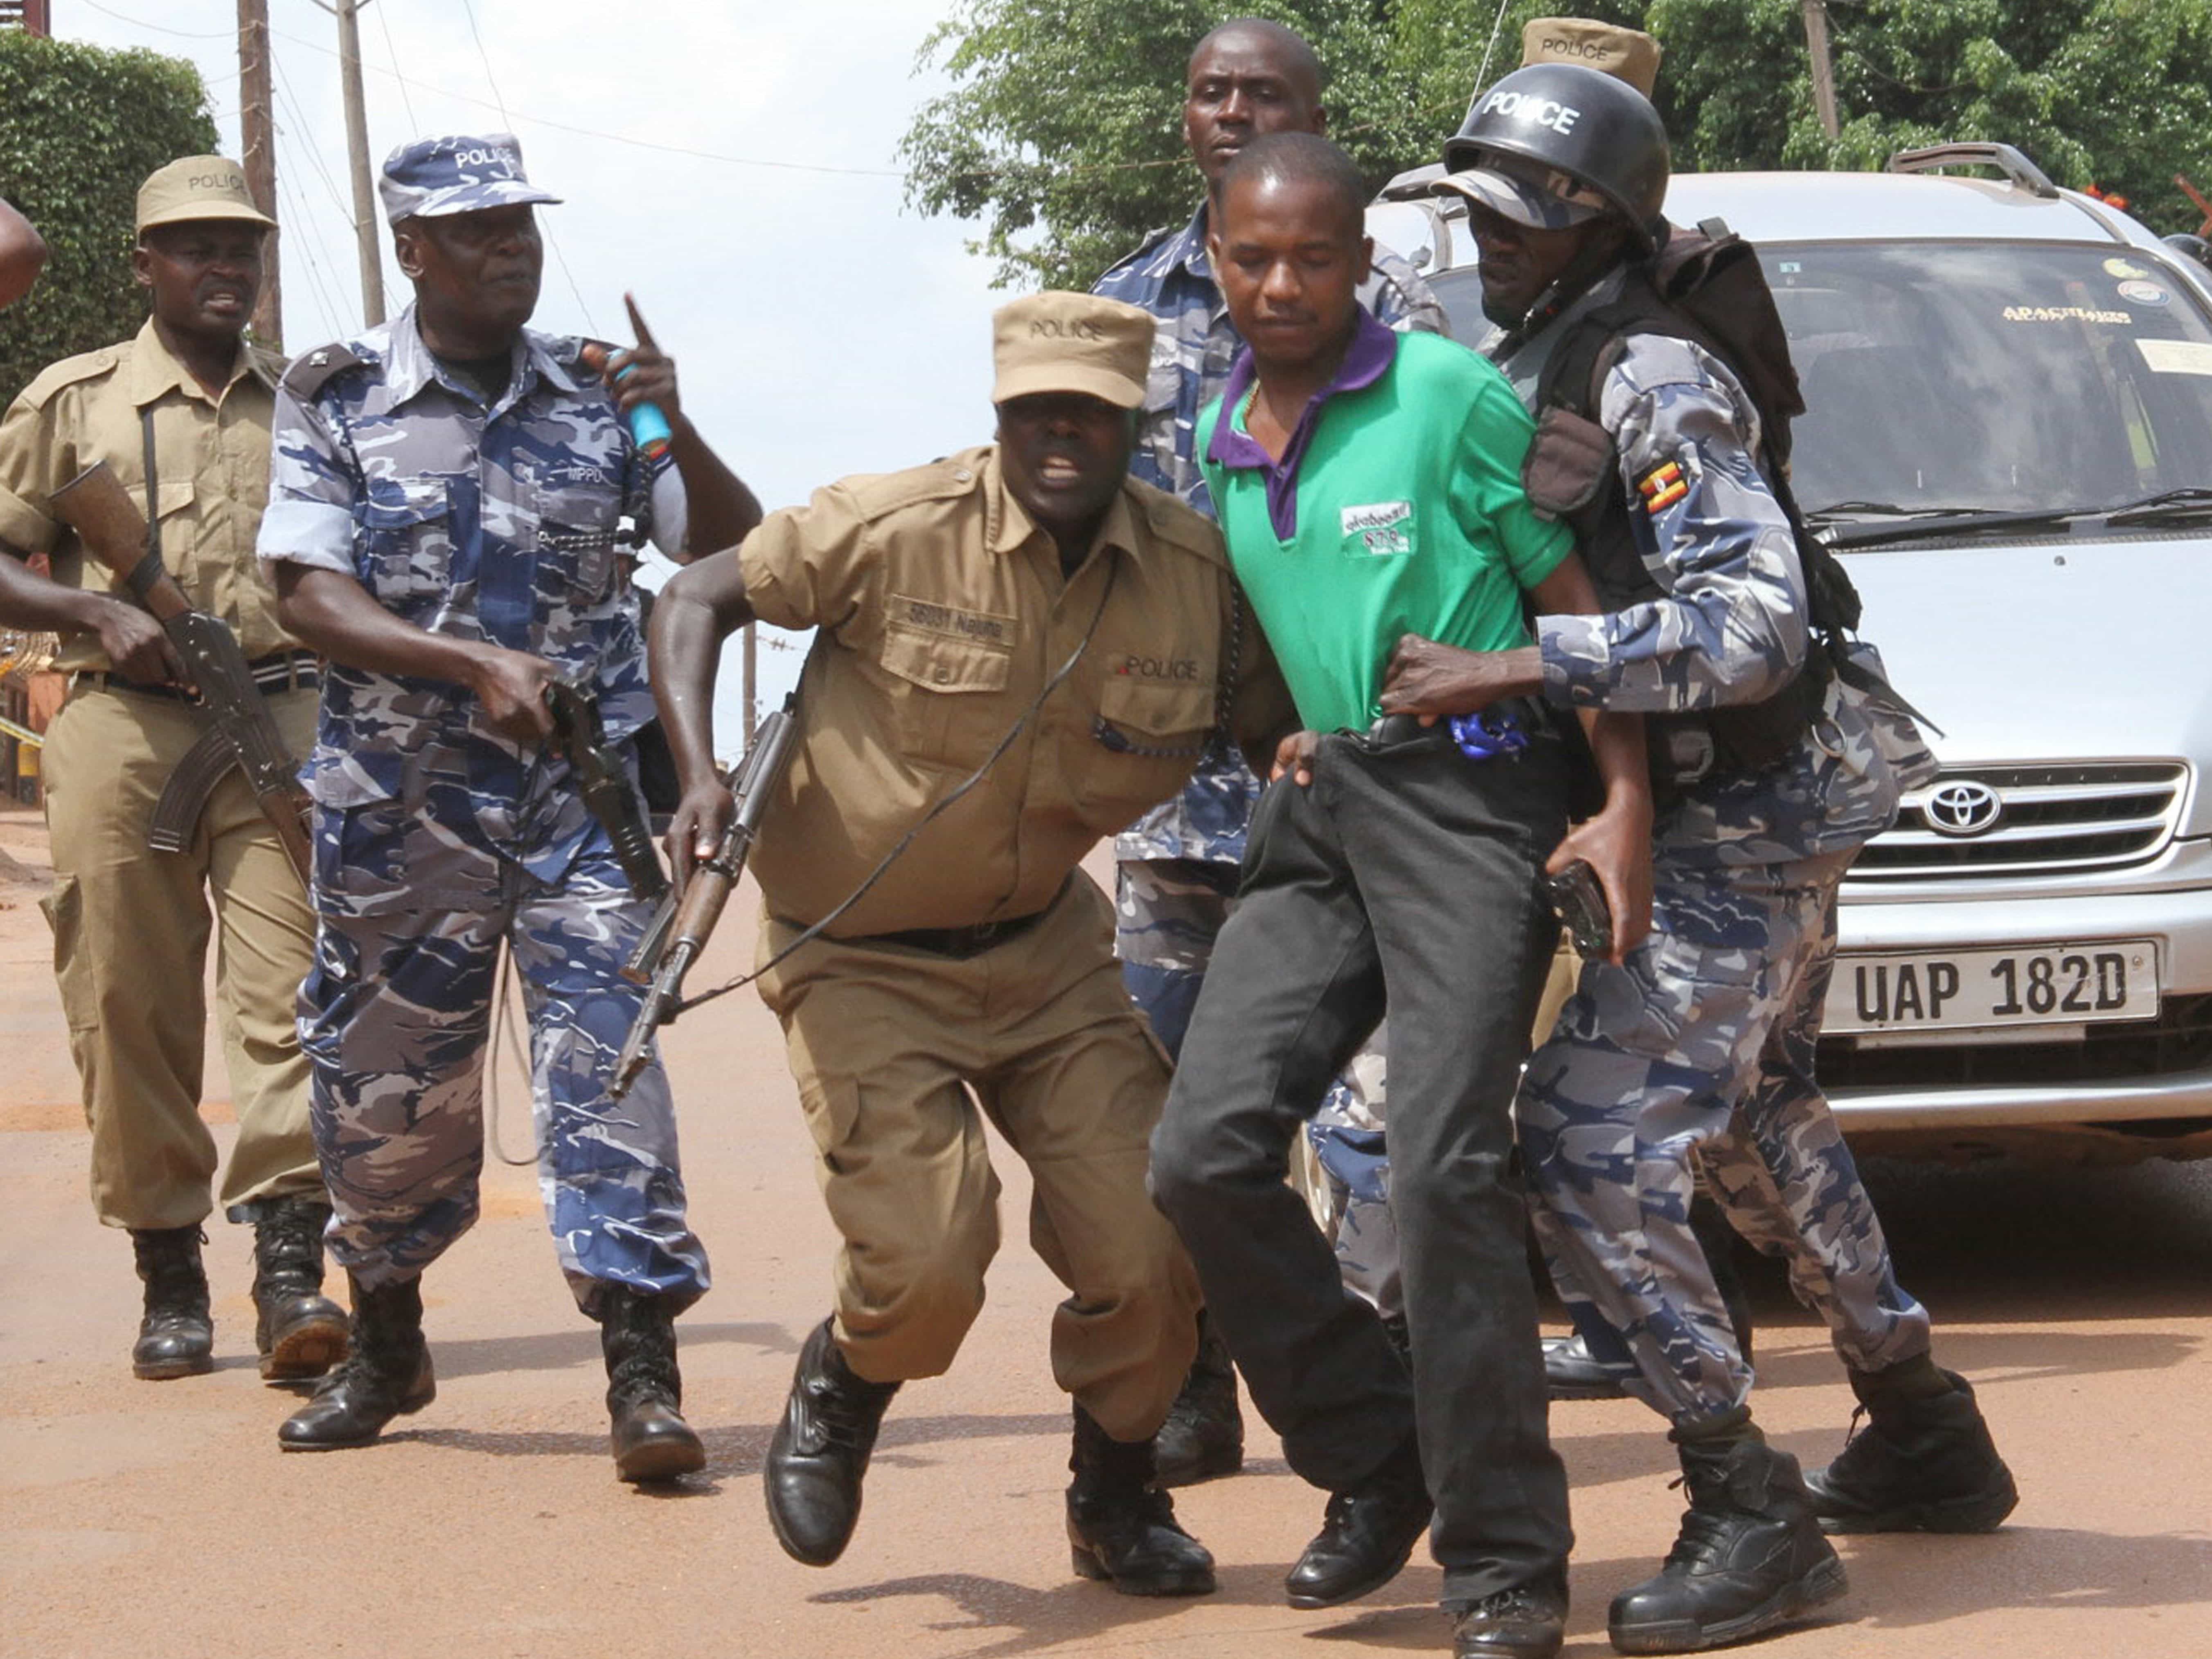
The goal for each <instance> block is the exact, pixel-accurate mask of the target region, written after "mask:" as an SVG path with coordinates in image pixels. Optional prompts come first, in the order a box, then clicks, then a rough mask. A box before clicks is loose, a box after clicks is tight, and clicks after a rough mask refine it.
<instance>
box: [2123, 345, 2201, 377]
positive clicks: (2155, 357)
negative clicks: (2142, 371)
mask: <svg viewBox="0 0 2212 1659" xmlns="http://www.w3.org/2000/svg"><path fill="white" fill-rule="evenodd" d="M2136 350H2137V351H2140V352H2142V360H2143V364H2144V367H2146V368H2148V369H2149V370H2150V372H2151V373H2152V374H2212V344H2208V343H2205V342H2204V341H2203V340H2137V341H2136Z"/></svg>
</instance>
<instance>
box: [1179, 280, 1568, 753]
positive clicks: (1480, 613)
mask: <svg viewBox="0 0 2212 1659" xmlns="http://www.w3.org/2000/svg"><path fill="white" fill-rule="evenodd" d="M1254 384H1255V378H1254V374H1253V370H1252V362H1251V355H1250V353H1249V351H1248V352H1246V353H1245V354H1244V355H1243V356H1241V357H1240V358H1239V359H1238V361H1237V366H1236V368H1234V369H1232V370H1231V374H1230V379H1229V383H1228V385H1227V386H1226V387H1225V390H1224V392H1223V395H1222V397H1221V398H1220V399H1219V400H1218V402H1216V403H1214V404H1211V405H1210V406H1209V407H1208V408H1207V409H1206V412H1205V413H1204V414H1203V415H1202V416H1200V417H1199V424H1198V432H1197V444H1196V448H1197V451H1198V453H1199V454H1200V457H1202V458H1203V465H1204V466H1205V469H1206V484H1207V487H1208V488H1209V489H1211V490H1212V494H1213V505H1214V510H1215V513H1216V514H1217V515H1218V518H1219V519H1220V521H1221V529H1222V533H1223V534H1224V535H1225V537H1226V538H1227V539H1228V543H1229V556H1230V559H1231V562H1232V563H1233V564H1234V565H1235V566H1236V569H1237V580H1239V581H1240V582H1242V583H1243V586H1244V591H1245V592H1246V594H1247V595H1248V596H1249V598H1250V599H1251V602H1252V608H1253V611H1254V612H1255V614H1256V615H1257V616H1258V617H1259V619H1260V625H1261V628H1263V629H1266V630H1267V642H1268V644H1269V645H1271V646H1272V647H1273V648H1274V653H1275V659H1276V661H1277V662H1278V663H1279V665H1281V668H1282V671H1283V678H1284V679H1285V681H1286V682H1287V683H1288V684H1289V686H1290V689H1291V696H1292V697H1293V698H1295V699H1296V700H1297V706H1298V718H1299V719H1300V720H1301V721H1303V722H1304V725H1305V726H1308V727H1309V728H1310V729H1311V730H1314V731H1318V732H1329V731H1336V730H1340V729H1342V728H1346V727H1350V728H1353V729H1363V728H1364V727H1365V726H1367V725H1368V724H1369V723H1370V721H1372V720H1374V719H1375V718H1376V715H1378V714H1380V713H1381V712H1382V710H1381V708H1380V707H1379V705H1378V702H1377V699H1379V698H1380V696H1382V691H1383V671H1384V669H1385V668H1386V667H1387V666H1388V665H1389V660H1390V652H1391V648H1392V647H1394V646H1395V645H1396V644H1397V642H1398V638H1399V635H1402V634H1419V635H1424V636H1425V637H1426V638H1429V639H1432V640H1438V641H1443V643H1445V644H1447V645H1456V646H1462V647H1466V648H1467V649H1468V650H1471V651H1501V650H1507V649H1510V648H1511V647H1515V646H1521V645H1526V644H1528V641H1529V635H1528V625H1527V623H1526V622H1525V620H1524V618H1523V616H1522V599H1521V595H1522V590H1523V589H1524V588H1528V587H1533V586H1535V585H1536V584H1537V583H1538V582H1541V581H1542V580H1544V578H1545V577H1547V576H1548V575H1550V574H1552V572H1553V570H1554V569H1555V568H1557V567H1558V565H1559V561H1560V560H1561V559H1563V558H1565V556H1567V554H1568V552H1569V551H1570V550H1571V549H1572V547H1573V545H1574V541H1573V538H1572V536H1571V534H1570V532H1568V530H1567V528H1566V526H1564V525H1562V524H1559V523H1557V522H1553V521H1547V520H1543V519H1540V518H1538V517H1537V516H1536V513H1535V512H1534V509H1533V508H1532V507H1529V505H1528V496H1527V495H1524V494H1523V493H1522V489H1521V463H1522V458H1523V457H1524V456H1526V455H1527V453H1528V444H1529V441H1530V439H1531V438H1532V437H1534V434H1535V423H1534V422H1532V421H1531V420H1530V419H1529V418H1528V410H1525V409H1523V408H1522V405H1521V400H1520V399H1519V398H1517V397H1516V396H1515V395H1514V392H1513V388H1512V386H1510V384H1509V383H1508V382H1507V380H1506V379H1505V377H1504V375H1503V374H1499V373H1498V370H1497V369H1496V368H1494V367H1492V365H1491V364H1490V363H1489V362H1486V361H1485V360H1484V359H1483V358H1481V357H1479V356H1476V355H1475V354H1474V352H1472V351H1469V350H1468V349H1467V348H1466V347H1464V346H1462V345H1457V344H1455V343H1453V342H1451V341H1449V340H1447V339H1443V338H1442V337H1439V336H1437V335H1432V334H1407V335H1398V334H1394V333H1392V332H1391V331H1389V329H1387V328H1384V327H1383V325H1380V324H1379V323H1376V322H1375V321H1374V319H1372V318H1370V317H1369V316H1368V315H1367V314H1366V313H1364V312H1363V313H1360V326H1359V329H1358V332H1357V333H1356V334H1355V336H1354V337H1353V340H1352V347H1351V349H1349V350H1347V351H1346V354H1345V362H1344V366H1343V368H1340V370H1339V371H1338V374H1337V377H1336V380H1334V382H1333V383H1332V384H1331V385H1330V386H1328V388H1327V389H1325V390H1324V391H1322V392H1321V393H1319V394H1318V395H1317V396H1316V398H1315V399H1314V400H1313V402H1312V403H1311V404H1308V405H1307V407H1306V410H1305V412H1304V414H1303V415H1302V416H1300V417H1299V421H1298V426H1297V430H1296V431H1295V432H1294V433H1293V434H1292V435H1291V442H1290V444H1289V446H1288V447H1286V448H1285V451H1284V453H1283V459H1282V460H1281V461H1280V462H1275V461H1273V460H1271V459H1269V457H1268V456H1267V452H1266V451H1265V450H1263V449H1261V447H1260V446H1259V445H1258V443H1256V442H1255V441H1254V440H1253V439H1252V438H1251V436H1250V435H1249V433H1248V432H1247V430H1246V428H1245V414H1246V410H1248V408H1249V404H1250V401H1251V392H1252V389H1253V386H1254ZM1224 410H1227V411H1228V413H1227V416H1226V417H1225V416H1224Z"/></svg>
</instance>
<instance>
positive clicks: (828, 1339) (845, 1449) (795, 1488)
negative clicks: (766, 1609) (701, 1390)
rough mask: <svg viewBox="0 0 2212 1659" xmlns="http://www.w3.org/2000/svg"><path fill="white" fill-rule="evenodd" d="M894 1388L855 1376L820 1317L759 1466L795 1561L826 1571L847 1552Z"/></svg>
mask: <svg viewBox="0 0 2212 1659" xmlns="http://www.w3.org/2000/svg"><path fill="white" fill-rule="evenodd" d="M898 1386H899V1385H898V1384H897V1383H870V1382H868V1381H866V1379H865V1378H862V1377H860V1376H854V1374H853V1370H852V1368H851V1367H850V1366H848V1364H846V1363H845V1356H844V1355H843V1354H842V1353H841V1352H838V1349H837V1339H836V1337H834V1336H832V1335H831V1334H830V1332H829V1321H828V1320H826V1319H825V1320H823V1322H821V1323H820V1324H819V1325H817V1326H816V1327H815V1328H814V1334H812V1335H811V1336H810V1337H808V1338H807V1339H806V1346H805V1347H803V1348H801V1349H800V1350H799V1367H798V1369H797V1370H795V1371H793V1373H792V1378H791V1398H790V1399H789V1400H788V1401H787V1402H786V1403H785V1405H784V1408H783V1420H782V1421H781V1422H780V1423H778V1424H777V1425H775V1437H774V1438H772V1439H771V1440H770V1441H769V1446H768V1461H767V1462H766V1464H765V1465H764V1466H763V1469H762V1474H763V1478H764V1480H765V1483H766V1485H767V1487H768V1518H769V1525H770V1526H772V1527H774V1528H775V1541H776V1542H777V1543H779V1544H781V1545H782V1546H783V1553H785V1554H786V1555H788V1556H789V1557H791V1559H793V1560H794V1561H804V1562H805V1564H806V1565H808V1566H810V1567H826V1566H828V1565H829V1564H830V1563H831V1562H832V1561H835V1560H836V1559H837V1558H838V1557H839V1556H841V1555H842V1554H843V1553H845V1546H846V1545H847V1544H848V1542H850V1541H851V1540H852V1536H853V1528H854V1523H855V1522H858V1521H859V1520H860V1477H861V1476H862V1475H864V1474H866V1473H867V1472H868V1454H869V1453H870V1452H872V1451H873V1450H874V1449H875V1446H876V1431H877V1430H878V1429H879V1428H881V1427H882V1426H883V1421H884V1408H885V1407H888V1406H889V1405H890V1403H891V1396H892V1395H895V1394H896V1393H897V1392H898Z"/></svg>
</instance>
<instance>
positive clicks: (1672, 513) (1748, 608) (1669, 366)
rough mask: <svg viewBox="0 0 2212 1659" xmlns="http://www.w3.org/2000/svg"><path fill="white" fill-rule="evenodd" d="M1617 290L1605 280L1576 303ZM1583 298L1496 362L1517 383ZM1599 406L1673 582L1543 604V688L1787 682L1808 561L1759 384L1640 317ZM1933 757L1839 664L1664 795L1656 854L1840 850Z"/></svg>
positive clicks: (1715, 859)
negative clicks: (1615, 607)
mask: <svg viewBox="0 0 2212 1659" xmlns="http://www.w3.org/2000/svg"><path fill="white" fill-rule="evenodd" d="M1607 297H1609V295H1608V294H1607V292H1605V291H1604V290H1603V289H1602V288H1601V290H1600V291H1599V292H1596V293H1593V294H1592V295H1588V296H1585V300H1584V301H1583V305H1588V304H1596V303H1602V302H1603V301H1604V300H1605V299H1606V298H1607ZM1583 305H1578V306H1577V307H1571V308H1570V309H1569V310H1568V311H1567V312H1565V313H1563V314H1562V315H1561V316H1560V317H1559V319H1557V320H1555V321H1554V322H1553V325H1551V327H1549V328H1547V329H1546V330H1545V331H1543V332H1542V333H1541V334H1539V335H1538V336H1536V337H1534V339H1532V340H1531V341H1529V342H1528V343H1527V345H1525V346H1524V347H1523V348H1522V349H1521V350H1520V351H1518V352H1516V353H1515V354H1514V355H1513V356H1511V357H1510V358H1508V359H1506V360H1504V362H1502V363H1501V365H1500V366H1501V367H1502V368H1504V369H1505V371H1506V373H1507V375H1508V376H1509V378H1510V379H1511V380H1512V381H1513V383H1514V386H1515V389H1516V391H1518V392H1521V393H1522V397H1523V398H1524V399H1526V398H1532V397H1533V393H1534V382H1535V379H1536V375H1537V373H1538V372H1539V369H1540V368H1541V362H1542V360H1543V359H1544V358H1545V357H1547V356H1548V355H1549V351H1550V348H1551V346H1552V345H1553V343H1556V342H1557V340H1558V339H1559V337H1560V335H1561V334H1562V332H1563V331H1565V329H1566V328H1567V327H1569V326H1571V325H1572V324H1573V322H1574V321H1575V319H1577V317H1578V316H1579V315H1580V314H1581V312H1582V309H1583ZM1598 413H1599V420H1600V422H1601V424H1602V425H1603V426H1604V428H1605V429H1606V431H1607V433H1608V434H1610V435H1612V438H1613V444H1614V447H1615V449H1616V451H1617V452H1618V457H1619V466H1620V487H1621V488H1622V489H1624V490H1626V491H1627V492H1628V498H1629V501H1630V504H1631V507H1632V512H1631V514H1630V517H1631V519H1632V527H1633V530H1634V533H1635V536H1636V541H1637V550H1638V552H1639V553H1640V554H1641V555H1642V556H1643V559H1644V567H1645V568H1647V569H1648V570H1649V571H1650V573H1651V576H1652V579H1653V580H1655V581H1656V583H1657V584H1658V585H1659V586H1660V587H1661V588H1662V590H1664V592H1663V595H1662V597H1661V598H1659V599H1652V600H1650V601H1648V602H1646V603H1644V604H1641V605H1631V606H1629V607H1628V608H1627V609H1626V610H1623V611H1615V612H1613V614H1612V615H1610V616H1604V617H1566V616H1559V617H1539V618H1538V619H1537V624H1536V635H1537V641H1538V644H1539V646H1540V647H1541V650H1542V653H1543V661H1544V690H1545V694H1546V696H1547V697H1548V698H1549V699H1550V700H1551V701H1553V702H1557V703H1560V704H1563V705H1565V706H1567V707H1571V708H1619V709H1629V710H1635V711H1639V712H1644V713H1671V712H1684V711H1694V710H1698V709H1705V708H1715V707H1717V706H1719V705H1722V704H1726V703H1738V702H1757V701H1759V699H1760V698H1763V697H1767V696H1772V695H1773V694H1774V693H1775V692H1778V691H1779V690H1782V688H1783V687H1784V685H1785V684H1788V682H1789V680H1790V678H1791V677H1792V676H1793V675H1795V674H1796V671H1797V670H1798V669H1799V667H1800V666H1802V664H1803V662H1804V660H1805V653H1806V650H1807V646H1808V634H1807V628H1806V598H1805V578H1804V573H1803V570H1802V568H1801V564H1800V562H1799V559H1798V556H1797V544H1796V534H1795V532H1793V531H1792V530H1791V529H1790V521H1789V520H1788V518H1787V516H1786V515H1785V514H1784V513H1783V510H1782V507H1781V506H1780V504H1779V503H1778V502H1777V501H1776V500H1775V498H1774V495H1773V492H1772V491H1771V489H1768V487H1767V484H1766V481H1765V477H1763V476H1762V475H1761V474H1760V472H1759V465H1758V462H1757V461H1756V460H1755V459H1754V457H1755V456H1756V454H1757V453H1758V450H1759V413H1758V410H1756V409H1755V408H1754V407H1753V404H1752V401H1751V398H1750V397H1749V395H1748V394H1747V393H1746V392H1745V391H1744V389H1743V387H1742V386H1741V384H1740V383H1739V382H1738V381H1737V380H1736V378H1735V374H1733V373H1731V372H1730V371H1729V368H1728V367H1727V366H1726V365H1725V364H1723V363H1722V362H1720V361H1719V360H1718V359H1717V358H1716V357H1714V356H1712V355H1711V353H1709V352H1707V351H1705V349H1702V348H1701V347H1699V346H1696V345H1693V344H1692V343H1689V342H1687V341H1684V340H1679V339H1674V338H1672V337H1668V336H1664V335H1657V334H1639V335H1637V336H1634V337H1632V338H1631V339H1630V340H1629V341H1628V342H1627V344H1626V349H1625V350H1624V351H1623V352H1622V354H1621V356H1620V359H1619V361H1618V362H1616V363H1615V364H1614V366H1613V369H1612V371H1611V372H1610V373H1609V374H1607V377H1606V381H1605V385H1604V387H1603V390H1602V392H1601V397H1600V400H1599V411H1598ZM1863 649H1865V650H1867V651H1869V653H1870V652H1871V647H1863ZM1875 660H1878V659H1875ZM1934 772H1935V761H1934V757H1932V756H1931V755H1930V754H1929V751H1928V748H1927V745H1926V744H1925V743H1924V742H1923V740H1922V738H1921V736H1920V733H1919V732H1918V729H1917V727H1916V726H1914V725H1913V723H1912V721H1911V719H1910V718H1909V717H1907V716H1906V715H1905V713H1904V712H1903V711H1902V710H1900V709H1896V708H1891V707H1889V706H1887V704H1883V703H1878V702H1875V701H1874V700H1872V699H1870V698H1869V697H1868V696H1866V694H1864V693H1863V692H1861V691H1858V690H1854V689H1852V688H1851V687H1849V686H1846V685H1844V684H1843V683H1842V682H1841V681H1840V680H1832V681H1831V683H1830V685H1829V689H1828V696H1827V701H1826V706H1825V707H1824V708H1823V709H1822V712H1821V714H1820V718H1819V719H1817V720H1815V721H1814V724H1813V726H1812V728H1811V730H1810V731H1809V732H1808V733H1807V735H1806V737H1805V738H1804V739H1803V740H1802V742H1801V743H1800V744H1798V746H1797V748H1796V751H1795V752H1794V753H1793V754H1792V755H1790V756H1789V757H1786V758H1785V759H1784V760H1783V761H1781V762H1779V763H1777V764H1775V765H1773V766H1771V767H1768V768H1765V769H1762V770H1761V771H1759V772H1757V773H1754V774H1748V775H1746V774H1741V773H1735V774H1729V775H1720V776H1716V777H1714V778H1711V779H1708V780H1707V781H1705V782H1703V783H1700V784H1699V785H1696V786H1694V787H1692V788H1691V789H1689V790H1688V791H1686V793H1685V795H1684V797H1683V799H1681V800H1680V802H1679V803H1677V804H1676V805H1673V806H1671V807H1670V808H1668V810H1667V811H1665V812H1663V813H1662V817H1661V819H1660V822H1659V824H1658V842H1659V846H1660V849H1661V852H1662V856H1664V857H1668V858H1669V859H1674V860H1681V861H1684V862H1689V863H1698V864H1723V865H1747V864H1773V863H1784V862H1790V861H1792V860H1798V859H1802V858H1808V857H1812V856H1815V855H1818V854H1826V853H1835V852H1842V851H1844V850H1847V849H1849V848H1856V847H1857V846H1859V845H1860V844H1861V843H1863V842H1866V841H1867V840H1869V839H1870V838H1871V837H1873V836H1876V835H1879V834H1880V833H1881V831H1882V830H1884V829H1887V828H1888V827H1889V825H1890V823H1892V822H1893V820H1894V818H1895V817H1896V815H1897V807H1898V802H1899V798H1900V797H1901V796H1902V795H1903V793H1904V792H1905V791H1906V790H1907V789H1911V788H1916V787H1919V786H1920V785H1921V784H1922V783H1924V782H1926V781H1928V780H1929V778H1930V777H1932V776H1933V775H1934Z"/></svg>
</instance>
